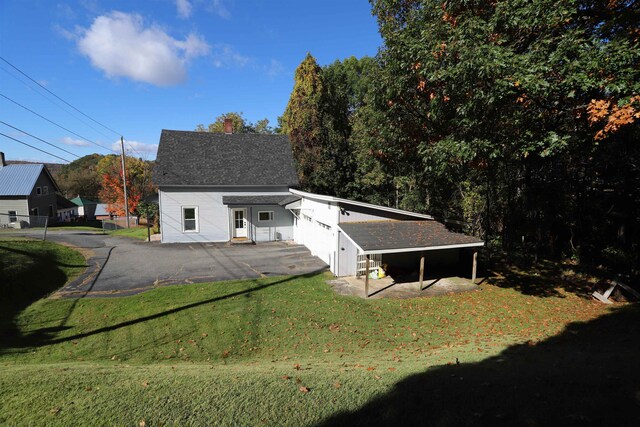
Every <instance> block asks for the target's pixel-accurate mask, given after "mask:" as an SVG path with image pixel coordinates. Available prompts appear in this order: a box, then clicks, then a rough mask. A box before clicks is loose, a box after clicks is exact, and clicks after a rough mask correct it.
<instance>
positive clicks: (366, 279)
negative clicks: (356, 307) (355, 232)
mask: <svg viewBox="0 0 640 427" xmlns="http://www.w3.org/2000/svg"><path fill="white" fill-rule="evenodd" d="M370 263H371V257H370V256H369V255H367V261H366V263H365V265H364V272H365V276H364V297H365V298H369V265H370Z"/></svg>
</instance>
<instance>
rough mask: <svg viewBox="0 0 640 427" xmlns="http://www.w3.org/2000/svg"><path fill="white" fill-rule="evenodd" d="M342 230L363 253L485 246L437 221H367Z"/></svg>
mask: <svg viewBox="0 0 640 427" xmlns="http://www.w3.org/2000/svg"><path fill="white" fill-rule="evenodd" d="M340 228H341V229H342V231H343V232H344V233H345V234H346V235H347V237H348V238H349V239H350V240H351V241H352V242H353V243H355V245H356V246H357V247H358V249H360V251H361V252H362V253H365V254H381V253H394V252H413V251H428V250H434V249H453V248H464V247H474V246H483V245H484V242H483V241H482V240H479V239H477V238H476V237H472V236H467V235H466V234H462V233H454V232H452V231H449V230H447V228H446V227H445V225H444V224H442V223H440V222H437V221H429V220H427V221H364V222H346V223H341V224H340Z"/></svg>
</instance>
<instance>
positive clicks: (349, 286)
mask: <svg viewBox="0 0 640 427" xmlns="http://www.w3.org/2000/svg"><path fill="white" fill-rule="evenodd" d="M481 281H482V279H481V278H479V279H477V282H478V283H479V282H481ZM328 283H329V285H331V287H332V288H333V290H334V291H335V292H336V293H337V294H339V295H352V296H357V297H360V298H365V294H364V278H356V277H340V278H337V279H334V280H330V281H328ZM422 287H423V289H422V290H420V282H403V283H396V281H395V280H394V279H393V278H392V277H389V276H387V277H385V278H382V279H377V280H369V298H418V297H432V296H437V295H446V294H451V293H459V292H469V291H476V290H478V289H479V287H478V285H477V284H474V283H472V282H471V280H469V279H466V278H464V277H455V276H452V277H443V278H438V279H433V278H430V279H425V280H424V281H423V284H422Z"/></svg>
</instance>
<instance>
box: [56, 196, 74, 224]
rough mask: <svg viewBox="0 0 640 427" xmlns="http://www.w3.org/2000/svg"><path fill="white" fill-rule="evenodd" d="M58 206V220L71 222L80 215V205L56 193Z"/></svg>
mask: <svg viewBox="0 0 640 427" xmlns="http://www.w3.org/2000/svg"><path fill="white" fill-rule="evenodd" d="M56 206H57V208H58V222H71V221H73V220H75V219H76V218H77V217H78V206H77V205H76V204H75V203H73V202H72V201H71V200H68V199H66V198H64V197H62V196H61V195H59V194H56Z"/></svg>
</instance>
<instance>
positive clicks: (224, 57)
mask: <svg viewBox="0 0 640 427" xmlns="http://www.w3.org/2000/svg"><path fill="white" fill-rule="evenodd" d="M212 56H213V66H214V67H216V68H229V67H240V68H242V67H245V66H247V65H248V64H250V63H251V61H252V59H251V58H250V57H248V56H244V55H241V54H239V53H238V52H237V51H236V50H235V49H233V48H232V47H231V46H230V45H228V44H223V43H219V44H216V45H214V47H213V53H212Z"/></svg>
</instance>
